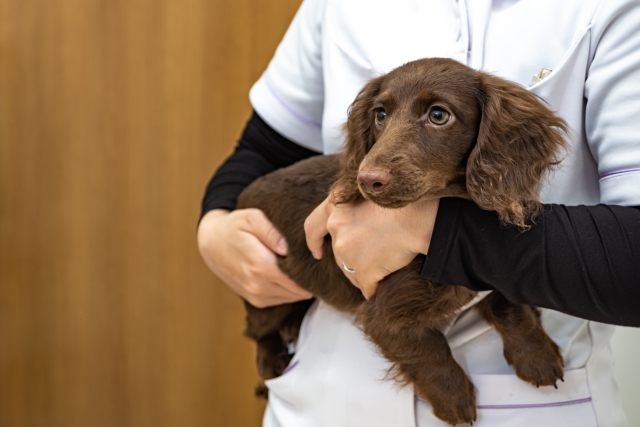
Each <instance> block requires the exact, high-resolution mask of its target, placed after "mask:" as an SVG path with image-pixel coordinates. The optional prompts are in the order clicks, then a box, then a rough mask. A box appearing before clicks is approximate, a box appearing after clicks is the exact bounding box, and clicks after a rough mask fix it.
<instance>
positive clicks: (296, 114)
mask: <svg viewBox="0 0 640 427" xmlns="http://www.w3.org/2000/svg"><path fill="white" fill-rule="evenodd" d="M264 81H265V83H266V84H267V87H268V88H269V91H270V92H271V94H272V95H273V96H274V97H275V98H276V99H277V100H278V102H279V103H280V104H282V106H283V107H284V109H285V110H287V111H288V112H290V113H291V114H293V116H294V117H295V118H296V119H298V120H300V121H301V122H302V123H305V124H308V125H309V126H313V127H315V128H318V129H322V124H320V123H318V122H316V121H315V120H312V119H310V118H308V117H307V116H305V115H304V114H302V113H299V112H298V111H296V110H295V108H293V107H292V106H290V105H289V104H288V103H287V102H286V101H285V100H284V99H282V98H281V97H280V95H278V92H276V90H275V89H274V88H273V86H272V85H271V82H270V81H269V76H268V75H266V74H265V75H264Z"/></svg>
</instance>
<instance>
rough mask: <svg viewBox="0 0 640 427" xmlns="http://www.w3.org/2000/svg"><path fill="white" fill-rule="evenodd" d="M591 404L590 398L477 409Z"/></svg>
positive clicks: (490, 407) (486, 406) (484, 406)
mask: <svg viewBox="0 0 640 427" xmlns="http://www.w3.org/2000/svg"><path fill="white" fill-rule="evenodd" d="M588 402H591V398H590V397H585V398H583V399H576V400H566V401H564V402H551V403H529V404H526V403H523V404H521V405H478V406H477V408H478V409H530V408H553V407H556V406H569V405H579V404H581V403H588Z"/></svg>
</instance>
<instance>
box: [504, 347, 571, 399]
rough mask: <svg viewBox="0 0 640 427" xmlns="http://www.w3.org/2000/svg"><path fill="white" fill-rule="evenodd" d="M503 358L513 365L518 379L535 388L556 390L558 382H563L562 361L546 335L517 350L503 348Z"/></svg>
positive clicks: (558, 352) (558, 351)
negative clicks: (549, 387) (552, 388)
mask: <svg viewBox="0 0 640 427" xmlns="http://www.w3.org/2000/svg"><path fill="white" fill-rule="evenodd" d="M504 356H505V359H506V360H507V362H508V363H509V364H510V365H513V367H514V369H515V371H516V375H517V376H518V378H520V379H521V380H523V381H526V382H528V383H530V384H532V385H534V386H536V387H540V386H554V387H556V388H558V386H557V385H556V383H557V382H558V380H560V381H564V379H563V377H564V360H563V359H562V354H560V348H559V347H558V346H557V345H556V343H554V342H553V341H552V340H551V338H549V337H548V336H547V335H544V338H541V339H537V340H531V341H529V342H527V345H526V346H524V347H521V348H518V349H506V348H505V351H504Z"/></svg>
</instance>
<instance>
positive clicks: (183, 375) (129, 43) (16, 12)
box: [0, 0, 300, 427]
mask: <svg viewBox="0 0 640 427" xmlns="http://www.w3.org/2000/svg"><path fill="white" fill-rule="evenodd" d="M299 3H300V0H232V1H228V0H0V426H2V427H4V426H11V427H20V426H29V427H31V426H46V427H55V426H64V427H75V426H83V427H85V426H94V427H96V426H109V427H111V426H135V427H143V426H154V427H161V426H257V425H259V423H260V419H261V415H262V410H263V407H264V406H263V405H264V404H263V403H262V402H260V401H258V400H256V399H255V398H254V397H253V386H254V385H255V383H256V381H257V376H256V373H255V368H254V363H253V357H254V353H253V348H252V346H251V345H250V343H249V342H248V341H246V340H245V339H244V338H242V337H241V332H242V322H243V315H242V309H241V303H240V300H239V298H238V297H237V296H235V295H234V294H232V293H231V292H230V291H229V290H228V289H227V288H226V286H225V285H223V284H222V283H220V282H219V281H218V280H217V279H216V278H215V277H214V276H213V275H212V274H211V273H210V272H209V271H208V270H207V269H206V267H205V266H204V264H203V263H202V261H201V260H200V258H199V255H198V252H197V249H196V241H195V231H196V222H197V219H198V215H199V203H200V199H201V196H202V192H203V189H204V186H205V184H206V182H207V180H208V178H209V176H210V175H211V173H212V172H213V170H214V169H215V167H216V166H217V165H218V164H219V163H220V162H221V161H222V160H223V159H224V158H225V157H226V156H227V155H228V154H229V153H230V152H231V149H232V147H233V145H234V143H235V139H236V138H237V136H238V135H239V133H240V131H241V129H242V127H243V125H244V122H245V120H246V119H247V118H248V115H249V113H250V109H251V107H250V105H249V101H248V91H249V88H250V87H251V85H252V83H253V82H254V81H255V80H256V79H257V78H258V77H259V75H260V74H261V73H262V71H263V70H264V68H265V67H266V65H267V63H268V61H269V59H270V58H271V56H272V55H273V52H274V50H275V47H276V46H277V43H278V42H279V40H280V39H281V37H282V35H283V34H284V31H285V29H286V27H287V25H288V23H289V22H290V20H291V18H292V17H293V14H294V13H295V10H296V9H297V7H298V5H299Z"/></svg>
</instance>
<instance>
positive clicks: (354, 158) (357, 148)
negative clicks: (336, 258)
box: [331, 76, 384, 203]
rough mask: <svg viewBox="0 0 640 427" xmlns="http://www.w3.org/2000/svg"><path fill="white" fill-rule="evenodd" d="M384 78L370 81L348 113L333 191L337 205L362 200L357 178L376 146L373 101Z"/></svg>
mask: <svg viewBox="0 0 640 427" xmlns="http://www.w3.org/2000/svg"><path fill="white" fill-rule="evenodd" d="M383 81H384V76H380V77H376V78H374V79H372V80H370V81H369V82H368V83H367V84H366V85H365V87H364V88H363V89H362V90H361V91H360V93H359V94H358V96H356V99H355V100H354V101H353V103H352V104H351V106H350V107H349V111H348V119H347V123H346V124H345V126H344V130H345V133H346V140H345V145H344V147H343V151H342V153H341V156H340V159H341V160H340V173H339V175H338V180H337V181H336V182H335V184H333V186H332V187H331V194H332V195H333V199H334V202H335V203H347V202H350V201H353V200H356V199H358V198H360V197H361V195H360V192H359V190H358V183H357V176H358V169H359V168H360V163H362V160H363V159H364V156H365V155H366V154H367V153H368V152H369V150H370V149H371V147H372V146H373V144H374V143H375V136H374V133H373V124H374V116H373V110H372V108H373V100H374V98H375V97H376V96H377V95H378V94H379V93H380V88H381V87H382V82H383Z"/></svg>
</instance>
